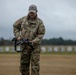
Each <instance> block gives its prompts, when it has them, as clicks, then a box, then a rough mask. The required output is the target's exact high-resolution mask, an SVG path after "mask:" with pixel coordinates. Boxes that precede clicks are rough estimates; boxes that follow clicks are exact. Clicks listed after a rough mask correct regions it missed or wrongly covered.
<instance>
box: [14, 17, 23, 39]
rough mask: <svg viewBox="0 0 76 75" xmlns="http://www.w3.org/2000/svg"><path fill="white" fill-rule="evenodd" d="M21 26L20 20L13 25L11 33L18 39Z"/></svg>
mask: <svg viewBox="0 0 76 75" xmlns="http://www.w3.org/2000/svg"><path fill="white" fill-rule="evenodd" d="M21 24H22V18H20V19H19V20H17V21H16V22H15V23H14V24H13V33H14V36H15V37H16V38H17V37H20V30H21Z"/></svg>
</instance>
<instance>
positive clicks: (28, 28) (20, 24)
mask: <svg viewBox="0 0 76 75" xmlns="http://www.w3.org/2000/svg"><path fill="white" fill-rule="evenodd" d="M13 32H14V35H15V37H19V36H21V37H24V38H28V39H29V40H30V41H34V42H35V43H38V44H39V43H40V42H41V40H42V38H43V36H44V34H45V26H44V24H43V22H42V20H41V19H39V18H38V17H37V18H36V19H35V20H33V21H31V20H30V19H28V18H27V16H24V17H22V18H20V19H19V20H17V21H16V22H15V23H14V25H13Z"/></svg>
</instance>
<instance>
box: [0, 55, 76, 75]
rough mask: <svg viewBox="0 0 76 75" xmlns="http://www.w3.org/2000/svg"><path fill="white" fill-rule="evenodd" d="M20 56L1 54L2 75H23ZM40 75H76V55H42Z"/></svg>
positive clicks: (0, 74)
mask: <svg viewBox="0 0 76 75" xmlns="http://www.w3.org/2000/svg"><path fill="white" fill-rule="evenodd" d="M19 58H20V56H19V54H0V75H21V74H20V72H19ZM40 63H41V66H40V67H41V69H40V75H76V55H50V54H49V55H41V59H40Z"/></svg>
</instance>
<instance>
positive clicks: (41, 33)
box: [33, 21, 45, 44]
mask: <svg viewBox="0 0 76 75" xmlns="http://www.w3.org/2000/svg"><path fill="white" fill-rule="evenodd" d="M44 34H45V26H44V24H43V22H42V21H40V24H39V28H38V31H37V37H36V38H35V39H34V40H33V42H34V43H36V44H38V43H41V40H42V38H43V36H44Z"/></svg>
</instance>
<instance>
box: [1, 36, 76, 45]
mask: <svg viewBox="0 0 76 75" xmlns="http://www.w3.org/2000/svg"><path fill="white" fill-rule="evenodd" d="M11 45H13V42H12V41H11V39H8V40H6V39H4V38H2V37H1V38H0V46H11ZM41 45H76V40H75V41H74V40H70V39H68V40H64V39H63V38H62V37H59V38H50V39H43V40H42V42H41Z"/></svg>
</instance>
